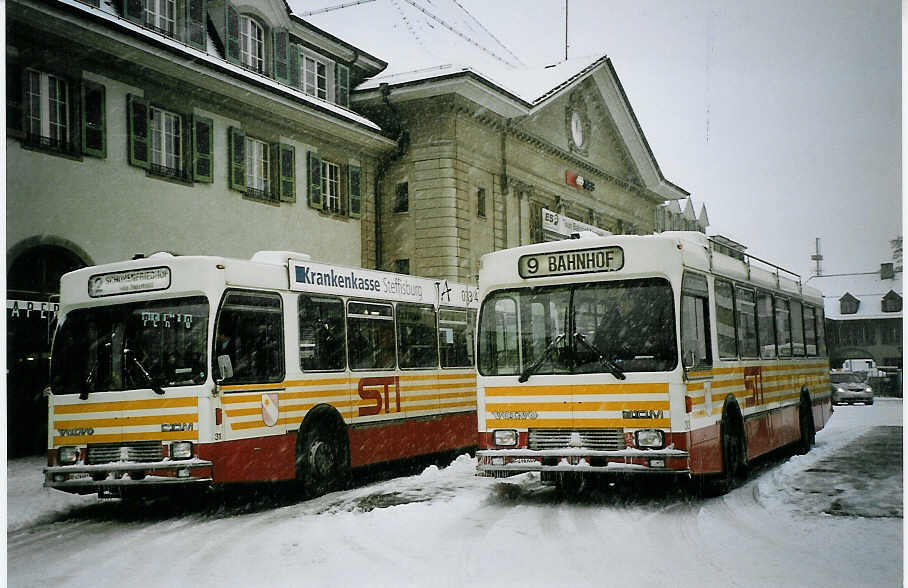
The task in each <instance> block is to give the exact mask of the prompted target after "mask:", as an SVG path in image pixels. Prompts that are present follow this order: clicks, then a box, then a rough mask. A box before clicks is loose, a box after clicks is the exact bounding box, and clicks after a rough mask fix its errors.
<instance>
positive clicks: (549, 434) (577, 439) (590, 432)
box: [529, 429, 626, 451]
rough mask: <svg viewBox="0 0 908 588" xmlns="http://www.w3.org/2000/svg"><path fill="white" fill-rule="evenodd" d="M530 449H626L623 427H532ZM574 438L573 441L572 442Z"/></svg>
mask: <svg viewBox="0 0 908 588" xmlns="http://www.w3.org/2000/svg"><path fill="white" fill-rule="evenodd" d="M529 434H530V439H529V446H530V449H567V448H573V447H584V448H586V449H596V450H601V451H618V450H621V449H625V448H626V445H625V443H624V430H623V429H530V433H529ZM572 440H573V442H572Z"/></svg>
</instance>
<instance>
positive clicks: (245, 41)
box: [240, 16, 265, 73]
mask: <svg viewBox="0 0 908 588" xmlns="http://www.w3.org/2000/svg"><path fill="white" fill-rule="evenodd" d="M240 63H242V64H243V65H244V66H245V67H248V68H249V69H251V70H254V71H257V72H259V73H261V72H263V71H265V30H264V29H263V28H262V26H261V25H260V24H259V23H257V22H255V20H253V19H251V18H249V17H248V16H241V17H240Z"/></svg>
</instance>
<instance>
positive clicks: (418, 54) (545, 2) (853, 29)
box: [291, 0, 902, 276]
mask: <svg viewBox="0 0 908 588" xmlns="http://www.w3.org/2000/svg"><path fill="white" fill-rule="evenodd" d="M419 2H420V3H424V4H425V5H426V6H428V7H429V8H430V9H431V10H433V11H435V13H436V14H439V15H441V16H442V18H443V19H444V20H446V22H448V23H450V24H453V25H454V26H455V28H458V29H459V30H462V31H466V32H467V36H470V37H471V38H475V40H477V41H479V42H480V44H482V45H484V46H486V47H489V48H490V49H493V50H495V51H496V52H498V53H500V54H501V55H505V56H506V55H507V53H506V52H505V51H504V50H503V49H502V48H501V47H500V46H496V45H495V42H494V40H493V39H492V38H491V37H489V36H488V35H485V33H483V32H482V31H481V27H479V26H478V25H476V24H475V23H471V21H470V19H469V17H468V16H466V15H465V13H464V12H463V11H462V10H461V9H460V8H459V7H458V5H457V4H458V2H459V4H460V5H461V6H462V7H463V8H465V9H466V10H467V11H469V13H470V14H472V15H473V16H474V17H476V19H477V20H478V21H480V22H481V23H482V26H483V27H485V28H486V29H488V31H489V32H490V33H491V34H492V35H494V37H496V38H497V39H498V40H500V41H501V42H502V43H503V44H504V45H505V46H507V48H508V49H510V50H511V51H512V52H513V53H514V54H516V55H517V56H518V57H519V58H520V60H521V61H522V62H523V63H525V64H526V65H531V66H534V65H540V64H548V63H554V62H557V61H559V60H561V59H562V58H563V57H564V1H563V0H541V1H528V0H496V1H495V2H487V1H486V0H432V1H431V2H429V1H428V0H419ZM344 3H345V2H343V1H339V0H319V1H317V2H312V1H304V0H291V5H292V6H294V7H295V9H296V10H297V11H298V12H301V11H303V10H306V9H312V8H317V7H321V6H332V5H339V4H344ZM376 15H380V17H378V16H376ZM569 16H570V20H569V26H568V31H569V45H570V47H569V56H570V57H577V56H581V55H590V54H599V55H601V54H607V55H608V56H609V57H610V58H611V60H612V63H613V65H614V66H615V69H616V70H617V72H618V75H619V77H620V78H621V81H622V83H623V85H624V88H625V91H626V92H627V95H628V98H629V99H630V102H631V105H632V107H633V108H634V111H635V113H636V114H637V118H638V119H639V121H640V124H641V126H642V127H643V130H644V133H645V134H646V137H647V140H648V141H649V143H650V146H651V147H652V150H653V153H654V154H655V156H656V159H657V161H658V163H659V165H660V167H661V168H662V171H663V173H664V175H665V176H666V178H668V179H669V180H670V181H672V182H675V183H676V184H678V185H680V186H682V187H683V188H685V189H686V190H688V191H689V192H691V194H692V196H693V199H694V203H695V210H696V211H697V212H699V210H700V205H701V203H704V202H705V203H706V206H707V211H708V214H709V218H710V222H711V227H710V232H711V233H712V232H716V233H721V234H726V235H728V236H730V237H732V238H734V239H736V240H739V241H741V242H742V243H744V244H745V245H747V246H748V247H749V248H750V249H749V251H750V252H751V253H752V254H754V255H757V256H758V257H762V258H765V259H768V260H770V261H774V262H776V263H779V264H780V265H783V266H785V267H788V268H790V269H792V270H794V271H797V272H799V273H801V274H802V275H804V276H808V275H810V274H811V273H812V271H813V265H812V262H811V261H810V259H809V258H810V255H811V254H812V253H813V247H814V238H815V237H820V238H821V239H822V248H823V254H824V256H825V262H824V271H825V272H826V273H838V272H852V271H868V270H872V269H874V268H875V267H878V264H879V263H880V262H882V261H887V260H888V259H890V257H891V255H890V249H889V240H890V239H892V238H894V237H896V236H898V235H900V234H901V229H902V208H901V163H902V161H901V145H900V136H901V106H902V103H901V96H900V91H901V90H900V80H901V48H900V37H901V12H900V4H899V2H898V1H897V0H888V1H883V0H867V1H865V0H860V1H858V0H851V1H846V0H823V1H819V0H817V1H795V2H792V1H791V0H759V1H734V2H732V1H723V0H698V1H683V2H682V1H677V0H666V1H640V0H637V1H630V0H629V1H617V0H570V4H569ZM402 17H405V18H406V20H405V18H402ZM420 19H422V26H420V22H419V20H420ZM311 20H312V22H313V23H314V24H316V25H317V26H320V27H322V28H324V29H326V30H328V31H329V32H332V33H333V34H335V35H337V36H339V37H341V38H343V39H345V40H347V41H349V42H351V43H353V44H354V45H359V46H361V47H362V48H364V49H366V50H367V51H370V52H372V53H373V54H374V55H375V56H377V57H379V58H381V59H384V60H386V61H388V62H390V66H389V71H390V70H401V69H409V68H408V67H407V64H408V63H413V64H414V65H415V66H422V65H425V64H426V62H427V61H431V60H432V59H434V60H435V62H436V63H438V64H441V63H451V62H454V61H463V60H464V59H467V58H469V55H470V51H469V49H467V50H465V49H463V45H464V44H468V43H463V42H462V43H460V47H458V46H457V45H458V43H457V41H458V39H457V38H455V37H452V35H450V33H448V32H446V31H445V30H444V27H443V25H441V24H440V23H437V22H432V21H431V19H428V18H427V17H425V15H422V14H421V13H419V12H418V11H417V10H415V9H414V8H413V6H412V3H411V2H410V0H376V1H375V2H372V3H370V4H368V5H362V6H359V7H355V8H345V9H342V10H338V11H335V12H332V13H325V14H321V15H315V16H313V17H312V18H311ZM436 35H437V38H438V39H443V42H442V43H440V45H443V47H439V44H436V43H434V42H433V37H435V36H436ZM427 54H429V55H427ZM460 54H462V55H463V58H460V59H459V55H460ZM474 54H475V52H474Z"/></svg>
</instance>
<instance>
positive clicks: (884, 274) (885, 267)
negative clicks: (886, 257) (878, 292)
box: [880, 263, 895, 280]
mask: <svg viewBox="0 0 908 588" xmlns="http://www.w3.org/2000/svg"><path fill="white" fill-rule="evenodd" d="M894 277H895V270H894V269H893V266H892V264H891V263H881V264H880V279H881V280H891V279H892V278H894Z"/></svg>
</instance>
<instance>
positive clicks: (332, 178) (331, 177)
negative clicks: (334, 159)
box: [322, 160, 344, 214]
mask: <svg viewBox="0 0 908 588" xmlns="http://www.w3.org/2000/svg"><path fill="white" fill-rule="evenodd" d="M322 197H323V198H324V199H325V210H326V211H327V212H333V213H335V214H341V213H343V212H344V211H343V210H342V206H341V205H342V202H341V193H340V166H339V165H337V164H336V163H331V162H330V161H325V160H322Z"/></svg>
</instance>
